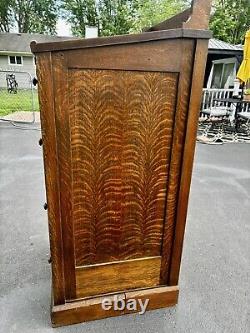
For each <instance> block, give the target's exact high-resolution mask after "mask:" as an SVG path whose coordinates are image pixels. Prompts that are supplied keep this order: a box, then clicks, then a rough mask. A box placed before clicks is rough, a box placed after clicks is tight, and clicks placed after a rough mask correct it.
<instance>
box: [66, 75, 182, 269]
mask: <svg viewBox="0 0 250 333" xmlns="http://www.w3.org/2000/svg"><path fill="white" fill-rule="evenodd" d="M177 84H178V75H177V74H173V73H161V72H136V71H113V70H70V71H69V85H68V89H69V97H68V99H69V100H70V103H69V112H70V135H69V137H70V140H71V159H72V173H71V177H72V186H71V188H72V219H73V229H74V239H75V260H76V261H75V262H76V266H81V265H89V264H96V263H104V262H112V261H116V260H127V259H134V258H142V257H150V256H159V255H161V247H162V233H163V225H164V220H165V202H166V191H167V187H168V171H169V163H170V154H171V146H172V134H173V124H174V117H175V103H176V89H177ZM62 123H63V121H62Z"/></svg>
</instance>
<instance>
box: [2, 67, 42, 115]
mask: <svg viewBox="0 0 250 333" xmlns="http://www.w3.org/2000/svg"><path fill="white" fill-rule="evenodd" d="M32 80H33V77H32V76H31V75H30V74H29V73H28V72H13V71H3V70H0V118H4V119H5V120H8V117H9V118H12V120H13V117H11V114H12V113H14V112H17V111H18V112H32V113H33V118H34V112H35V111H39V104H38V94H37V89H36V87H34V85H33V82H32ZM33 120H34V119H33Z"/></svg>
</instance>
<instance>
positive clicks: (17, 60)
mask: <svg viewBox="0 0 250 333" xmlns="http://www.w3.org/2000/svg"><path fill="white" fill-rule="evenodd" d="M22 64H23V58H22V57H21V56H9V65H18V66H22Z"/></svg>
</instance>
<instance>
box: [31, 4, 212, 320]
mask: <svg viewBox="0 0 250 333" xmlns="http://www.w3.org/2000/svg"><path fill="white" fill-rule="evenodd" d="M210 5H211V1H207V0H205V1H204V0H196V1H193V5H192V8H191V9H190V10H186V11H185V12H183V13H181V14H179V15H177V16H176V17H175V18H174V19H170V20H167V21H165V22H163V23H161V24H160V25H158V26H155V27H152V28H150V29H149V30H150V31H149V32H144V33H142V34H139V35H125V36H115V37H110V38H95V39H89V40H74V41H73V40H70V41H66V42H55V43H43V44H37V43H35V42H32V43H31V48H32V51H33V53H34V54H35V56H36V63H37V75H38V87H39V101H40V106H41V124H42V140H43V150H44V165H45V178H46V192H47V204H48V219H49V233H50V245H51V257H52V323H53V325H54V326H59V325H65V324H72V323H77V322H81V321H86V320H93V319H99V318H105V317H109V316H116V315H120V314H125V313H129V312H130V311H129V310H127V309H126V308H125V309H122V310H120V311H115V310H114V309H113V308H111V309H110V310H109V311H107V310H104V309H103V307H102V301H103V299H104V298H107V297H108V298H109V299H111V300H114V298H115V297H118V298H119V299H123V300H125V301H126V302H127V301H128V300H130V299H135V300H137V299H139V298H140V299H142V300H145V299H149V304H148V309H155V308H160V307H166V306H171V305H174V304H176V303H177V299H178V276H179V269H180V260H181V252H182V243H183V236H184V229H185V219H186V213H187V202H188V194H189V187H190V180H191V170H192V163H193V155H194V147H195V138H196V128H197V119H198V114H199V107H200V99H201V92H202V86H203V75H204V69H205V63H206V56H207V44H208V39H209V38H210V32H208V31H207V30H206V28H207V25H208V18H209V12H210ZM171 27H173V28H174V29H170V28H171Z"/></svg>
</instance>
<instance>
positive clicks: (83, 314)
mask: <svg viewBox="0 0 250 333" xmlns="http://www.w3.org/2000/svg"><path fill="white" fill-rule="evenodd" d="M178 296H179V288H178V287H177V286H172V287H158V288H151V289H146V290H137V291H127V292H125V293H120V294H119V293H118V294H114V295H108V296H107V295H105V296H102V297H95V298H92V299H87V300H82V301H77V302H72V303H68V304H65V305H57V306H53V307H52V313H51V319H52V325H53V327H59V326H62V325H71V324H76V323H80V322H85V321H89V320H97V319H103V318H107V317H114V316H120V315H124V314H129V313H133V312H134V311H128V310H127V309H124V310H120V311H117V310H116V311H115V310H114V308H113V307H112V308H111V309H110V310H109V311H106V310H103V309H102V306H101V305H102V301H103V299H106V298H108V299H110V300H111V302H112V303H113V302H114V300H115V298H116V297H117V298H118V299H122V300H124V301H128V300H129V299H132V298H133V299H135V300H137V299H141V300H142V301H143V302H145V300H146V299H148V300H149V303H148V307H147V310H153V309H160V308H164V307H168V306H173V305H175V304H176V303H177V301H178Z"/></svg>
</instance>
